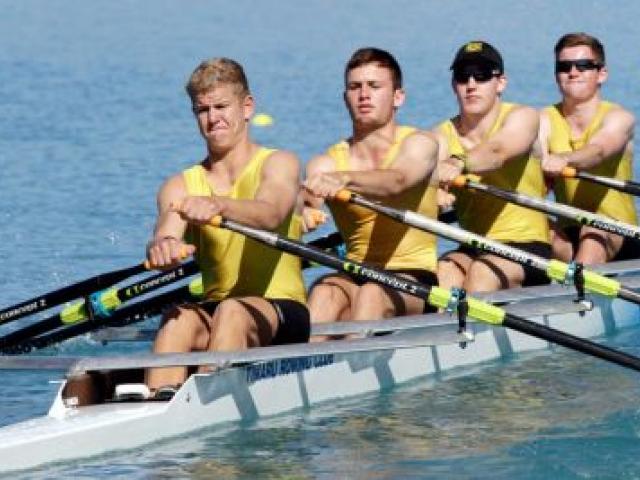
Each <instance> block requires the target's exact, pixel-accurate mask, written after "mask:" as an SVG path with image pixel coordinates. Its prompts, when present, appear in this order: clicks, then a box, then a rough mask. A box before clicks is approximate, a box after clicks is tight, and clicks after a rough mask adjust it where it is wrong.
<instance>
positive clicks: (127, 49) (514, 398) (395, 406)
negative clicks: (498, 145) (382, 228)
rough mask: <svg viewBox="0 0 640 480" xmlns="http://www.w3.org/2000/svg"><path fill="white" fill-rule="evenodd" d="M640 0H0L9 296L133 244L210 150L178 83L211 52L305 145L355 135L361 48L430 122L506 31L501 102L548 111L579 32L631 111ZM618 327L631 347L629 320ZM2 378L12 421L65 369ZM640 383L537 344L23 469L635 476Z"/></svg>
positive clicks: (96, 264)
mask: <svg viewBox="0 0 640 480" xmlns="http://www.w3.org/2000/svg"><path fill="white" fill-rule="evenodd" d="M639 5H640V4H638V3H637V2H622V1H620V2H615V1H566V2H561V3H557V2H551V1H531V2H526V3H525V2H522V3H511V2H503V1H497V0H491V1H484V2H467V1H460V0H454V1H448V2H442V1H435V0H430V1H425V2H410V1H406V0H400V1H381V0H374V1H364V0H359V1H351V2H341V1H337V0H333V1H307V2H298V1H293V0H284V1H276V0H267V1H263V2H250V1H247V0H236V1H234V2H224V1H204V0H200V1H190V2H178V1H168V0H161V1H156V2H134V1H114V2H106V1H97V2H86V1H68V0H61V1H56V2H49V1H44V0H23V1H20V2H10V1H7V0H0V112H1V115H2V118H1V120H0V165H1V173H0V222H1V227H0V259H1V262H2V263H1V265H2V270H3V271H2V275H1V276H0V305H9V304H12V303H15V302H18V301H20V300H23V299H25V298H27V297H29V296H32V295H33V294H35V293H39V292H44V291H46V290H50V289H53V288H56V287H58V286H61V285H65V284H68V283H71V282H73V281H75V280H79V279H81V278H84V277H87V276H89V275H91V274H95V273H98V272H101V271H107V270H109V269H113V268H117V267H122V266H126V265H130V264H133V263H136V262H137V261H139V260H140V259H141V256H142V255H143V251H144V244H145V242H146V240H147V238H148V237H149V235H150V232H151V229H152V226H153V221H154V214H155V200H154V198H155V193H156V190H157V188H158V186H159V184H160V183H161V182H162V181H163V179H164V178H166V177H167V176H169V175H171V174H173V173H175V172H177V171H180V170H181V169H182V168H184V167H185V166H187V165H189V164H191V163H193V162H194V161H196V160H198V159H200V158H202V156H203V155H204V149H203V146H202V143H201V140H200V139H199V136H198V133H197V130H196V128H195V123H194V121H193V118H192V115H191V113H190V110H189V104H188V101H187V97H186V95H185V93H184V90H183V86H184V83H185V81H186V79H187V77H188V76H189V74H190V72H191V71H192V69H193V68H194V67H195V66H196V64H197V63H198V62H200V61H201V60H202V59H204V58H208V57H213V56H228V57H232V58H235V59H237V60H238V61H240V62H241V63H242V64H243V65H244V66H245V68H246V71H247V74H248V77H249V81H250V84H251V87H252V90H253V92H254V94H255V96H256V98H257V105H258V111H263V112H268V113H269V114H271V115H272V116H273V118H274V119H275V123H274V125H273V126H272V127H270V128H263V129H257V128H256V129H255V131H254V134H255V137H256V138H257V139H258V140H259V141H261V142H265V143H267V144H271V145H274V146H278V147H281V148H287V149H291V150H294V151H295V152H296V153H298V155H300V157H301V159H302V160H303V161H306V160H307V159H309V158H310V157H311V156H312V155H314V154H316V153H318V152H321V151H323V150H324V149H325V148H326V147H327V146H328V145H329V144H331V143H333V142H334V141H335V140H336V139H338V138H340V137H343V136H345V135H347V134H348V133H349V122H348V117H347V115H346V112H345V111H344V107H343V104H342V100H341V92H342V71H343V67H344V62H345V61H346V59H347V58H348V57H349V55H350V54H351V53H352V52H353V51H354V50H355V49H356V48H358V47H361V46H366V45H371V46H378V47H382V48H385V49H388V50H390V51H391V52H392V53H394V54H395V55H396V56H397V58H398V59H399V61H400V63H401V65H402V67H403V70H404V74H405V86H406V89H407V94H408V97H407V102H406V104H405V105H404V106H403V108H402V110H401V114H400V118H401V121H403V122H405V123H408V124H414V125H417V126H421V127H428V126H430V125H432V124H434V123H436V122H438V121H440V120H442V119H444V118H446V117H448V116H450V115H451V114H453V113H454V111H455V107H456V106H455V102H454V99H453V97H452V94H451V91H450V86H449V71H448V67H449V64H450V62H451V59H452V57H453V55H454V53H455V51H456V49H457V48H458V47H459V46H460V45H461V44H462V43H464V42H466V41H468V40H471V39H485V40H488V41H490V42H491V43H493V44H494V45H495V46H496V47H498V48H499V49H500V50H501V52H502V53H503V56H504V58H505V65H506V69H507V74H508V76H509V87H508V90H507V93H506V95H505V98H506V99H507V100H510V101H517V102H523V103H529V104H531V105H534V106H543V105H545V104H548V103H551V102H554V101H555V100H556V99H557V92H556V89H555V85H554V81H553V70H552V69H553V62H552V60H553V58H552V49H553V45H554V43H555V41H556V40H557V38H558V37H559V36H560V35H561V34H563V33H565V32H568V31H576V30H584V31H588V32H590V33H593V34H595V35H597V36H598V37H600V38H601V40H603V42H604V44H605V46H606V48H607V55H608V65H609V69H610V79H609V81H608V83H607V85H606V87H605V95H606V97H607V98H609V99H611V100H614V101H617V102H620V103H623V104H624V105H626V106H627V107H628V108H629V109H630V110H632V111H633V112H634V113H636V114H637V113H638V112H639V111H640V96H639V95H638V90H637V87H636V82H635V79H636V78H637V65H638V62H637V60H638V54H637V45H638V40H639V38H638V37H639V35H638V33H637V25H636V24H637V21H638V18H639V14H640V6H639ZM328 228H329V227H327V229H328ZM610 341H611V342H613V344H614V345H615V346H617V347H625V348H629V349H630V350H631V351H635V352H636V353H638V347H637V345H638V342H639V338H638V334H637V333H636V332H627V333H624V334H622V335H620V336H617V337H615V338H613V339H611V340H610ZM140 348H146V347H145V346H140ZM64 349H65V351H67V352H72V353H78V352H88V351H98V352H100V351H102V350H101V347H100V346H97V345H93V344H91V343H90V342H89V341H88V340H86V339H80V340H78V341H76V342H72V343H71V344H69V345H66V346H65V347H64ZM0 376H1V379H2V385H3V390H2V392H3V393H2V395H0V425H4V424H7V423H11V422H14V421H17V420H20V419H24V418H29V417H32V416H35V415H40V414H43V413H44V412H46V410H47V407H48V404H49V403H50V401H51V398H52V395H53V392H54V391H55V388H56V387H55V385H50V384H48V383H47V380H49V379H50V378H57V377H59V375H58V374H49V373H42V372H29V373H25V372H19V373H17V372H13V373H7V372H1V373H0ZM637 398H638V388H637V376H635V375H631V374H627V373H626V372H623V371H621V370H620V369H616V368H613V367H608V366H604V365H602V364H600V363H598V362H595V361H584V360H583V359H582V357H578V356H577V355H573V354H569V353H560V354H554V355H552V356H549V355H541V356H534V357H531V358H527V359H524V360H519V361H516V362H510V363H507V364H502V363H500V364H493V365H490V366H489V367H488V368H486V369H483V370H481V371H480V372H478V373H476V374H475V375H473V376H466V377H460V378H452V379H448V380H447V381H445V382H443V383H438V384H435V385H432V384H431V382H427V381H425V382H419V383H418V384H414V385H411V386H409V387H405V388H401V389H398V390H395V391H393V392H389V393H387V394H384V395H380V396H372V397H366V398H360V399H356V400H352V401H350V402H345V403H341V404H339V405H329V406H325V407H321V408H320V409H318V410H315V411H313V412H306V413H304V414H294V415H289V416H285V417H281V418H277V419H270V420H265V421H261V422H258V423H257V424H252V425H246V426H243V427H242V428H240V429H233V430H229V431H218V430H216V431H211V432H204V433H201V434H197V435H191V436H189V437H188V438H185V439H180V440H176V441H173V442H168V443H163V444H161V445H159V446H157V447H152V448H149V449H146V450H145V451H144V452H140V451H136V452H133V453H131V454H130V455H119V456H111V457H107V458H106V459H100V460H96V461H92V462H82V463H79V464H64V465H62V466H61V467H59V468H57V469H53V470H50V469H47V470H43V471H41V472H38V473H36V474H29V475H27V476H28V477H33V476H34V475H35V476H40V477H51V476H53V477H84V478H94V477H96V476H99V475H110V476H113V477H123V478H124V477H126V478H150V477H151V478H165V477H166V478H169V477H171V478H175V477H194V478H209V477H210V476H213V475H216V476H221V477H223V478H258V477H260V478H283V477H286V478H336V477H338V478H443V477H445V478H486V477H493V478H507V477H508V478H513V477H517V478H584V477H590V478H637V477H639V476H640V461H638V460H637V459H638V455H637V453H638V452H637V450H638V446H637V445H638V434H637V430H638V425H639V422H638V416H637V415H638V414H637V407H636V405H637Z"/></svg>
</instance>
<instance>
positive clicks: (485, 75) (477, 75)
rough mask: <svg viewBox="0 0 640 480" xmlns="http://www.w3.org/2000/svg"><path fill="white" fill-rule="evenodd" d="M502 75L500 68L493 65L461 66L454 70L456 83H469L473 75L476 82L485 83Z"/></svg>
mask: <svg viewBox="0 0 640 480" xmlns="http://www.w3.org/2000/svg"><path fill="white" fill-rule="evenodd" d="M498 75H500V72H499V71H498V70H495V69H493V68H491V67H476V66H474V67H471V68H461V69H457V70H454V71H453V80H454V81H455V82H456V83H468V82H469V80H470V79H471V77H473V79H474V80H475V81H476V82H480V83H484V82H488V81H489V80H491V79H492V78H493V77H497V76H498Z"/></svg>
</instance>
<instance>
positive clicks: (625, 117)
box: [603, 104, 636, 128]
mask: <svg viewBox="0 0 640 480" xmlns="http://www.w3.org/2000/svg"><path fill="white" fill-rule="evenodd" d="M603 122H606V123H613V122H615V123H617V124H620V125H623V126H625V127H627V128H629V127H631V128H633V127H635V123H636V117H635V115H634V114H633V113H632V112H630V111H629V110H627V109H626V108H624V107H623V106H622V105H619V104H614V105H613V107H612V108H611V110H609V111H608V112H607V113H606V115H605V116H604V119H603Z"/></svg>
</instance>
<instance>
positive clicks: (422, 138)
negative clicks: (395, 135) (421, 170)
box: [402, 130, 440, 156]
mask: <svg viewBox="0 0 640 480" xmlns="http://www.w3.org/2000/svg"><path fill="white" fill-rule="evenodd" d="M439 144H440V142H439V139H438V136H437V135H436V134H435V133H433V132H430V131H427V130H416V131H415V132H413V133H411V135H409V136H407V138H405V140H404V141H403V143H402V150H403V151H404V152H406V153H408V154H416V155H420V156H423V155H425V154H427V155H435V154H437V152H438V148H439Z"/></svg>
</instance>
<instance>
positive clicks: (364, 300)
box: [352, 273, 435, 320]
mask: <svg viewBox="0 0 640 480" xmlns="http://www.w3.org/2000/svg"><path fill="white" fill-rule="evenodd" d="M397 275H398V276H402V277H405V278H407V279H409V280H412V281H416V279H415V278H414V277H413V276H411V275H409V274H404V273H398V274H397ZM431 283H432V284H433V283H435V281H433V282H431ZM352 310H353V320H378V319H381V318H389V317H394V316H402V315H414V314H419V313H422V312H423V311H424V300H423V299H421V298H419V297H416V296H415V295H409V294H408V293H402V292H399V291H398V290H396V289H393V288H388V287H383V286H382V285H379V284H377V283H371V282H369V283H365V284H364V285H362V286H361V287H360V288H359V289H358V293H357V295H356V299H355V302H354V303H353V307H352Z"/></svg>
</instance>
